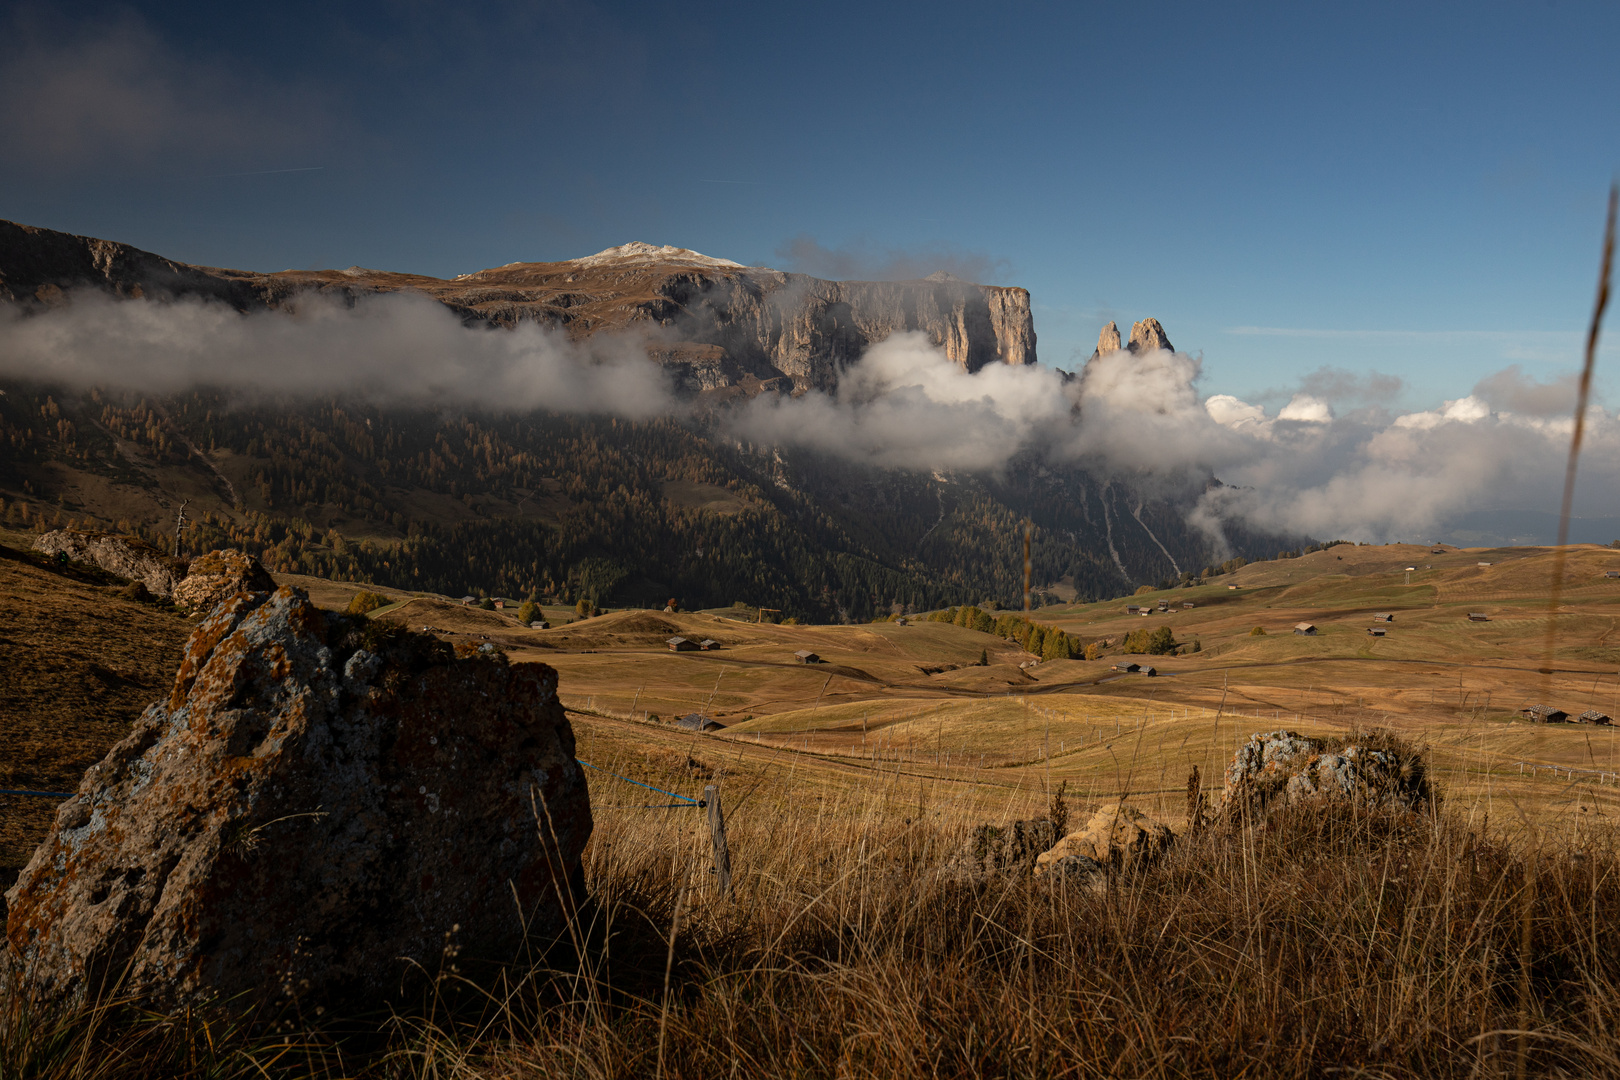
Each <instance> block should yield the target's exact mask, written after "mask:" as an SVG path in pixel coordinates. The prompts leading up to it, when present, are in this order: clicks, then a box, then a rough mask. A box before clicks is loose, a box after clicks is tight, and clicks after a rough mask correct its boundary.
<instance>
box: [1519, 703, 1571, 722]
mask: <svg viewBox="0 0 1620 1080" xmlns="http://www.w3.org/2000/svg"><path fill="white" fill-rule="evenodd" d="M1519 715H1520V716H1522V717H1524V718H1525V719H1526V720H1528V721H1530V722H1531V723H1533V724H1566V723H1568V722H1569V713H1567V712H1565V711H1564V710H1563V709H1555V708H1553V707H1552V706H1551V705H1526V706H1525V707H1524V708H1522V709H1520V710H1519Z"/></svg>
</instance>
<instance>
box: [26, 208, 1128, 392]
mask: <svg viewBox="0 0 1620 1080" xmlns="http://www.w3.org/2000/svg"><path fill="white" fill-rule="evenodd" d="M74 288H96V289H101V290H105V291H108V292H111V293H114V294H115V295H118V296H121V297H126V298H141V297H149V298H158V297H164V296H198V297H203V298H206V299H211V300H218V301H222V302H224V303H227V304H230V305H231V306H232V307H235V308H236V309H237V310H239V311H247V310H251V309H253V308H262V307H281V306H283V305H285V304H287V303H289V302H291V301H292V300H293V299H294V298H295V297H297V296H300V295H308V294H311V293H315V294H327V295H331V296H333V297H334V298H337V299H341V300H342V301H343V302H345V303H352V302H354V301H355V300H357V299H359V298H361V297H363V296H366V295H368V294H371V295H374V294H379V293H392V292H414V293H418V294H421V295H424V296H428V297H431V298H433V299H434V300H437V301H439V302H440V303H442V304H444V305H445V306H446V307H448V308H450V309H451V310H453V311H455V312H456V314H457V315H459V316H460V317H461V318H462V319H463V320H465V321H467V322H486V323H491V324H495V325H499V326H514V325H516V324H518V323H520V322H535V323H540V324H542V325H546V326H552V327H556V328H558V329H561V330H566V331H567V332H568V334H569V336H571V337H574V338H583V337H589V336H591V335H593V334H598V333H602V332H604V331H607V332H611V331H630V332H632V333H639V334H640V335H641V336H642V337H643V338H644V339H645V340H646V342H647V346H648V355H649V356H650V357H652V358H653V359H654V360H656V361H657V362H659V363H661V364H663V365H664V366H666V367H668V368H670V369H672V371H673V373H674V374H675V376H676V379H677V381H678V382H679V383H680V384H681V385H682V386H684V387H686V388H687V389H688V390H690V391H692V392H704V391H715V390H727V391H729V392H731V393H757V392H759V391H760V390H761V389H766V390H769V389H780V390H795V391H798V390H807V389H821V390H826V389H831V388H832V387H833V386H834V385H836V383H837V381H838V375H839V373H840V372H841V371H842V370H843V369H844V367H845V366H847V365H848V364H849V363H851V362H853V361H854V360H855V359H857V358H858V357H859V356H860V355H861V354H862V353H863V352H865V351H866V348H867V347H868V346H869V345H872V344H873V343H875V342H878V341H882V340H883V339H884V338H887V337H889V336H890V335H892V334H896V333H900V332H903V331H920V332H922V333H924V334H926V335H927V336H928V338H929V340H931V341H932V342H933V343H934V344H935V345H937V346H939V347H940V348H941V349H943V350H944V351H945V354H946V355H947V356H949V357H950V358H951V359H952V360H953V361H954V362H956V363H957V364H959V365H960V366H961V367H963V368H964V369H966V370H968V371H978V370H979V369H980V368H982V367H985V366H986V365H988V364H1033V363H1035V322H1034V318H1033V316H1032V314H1031V312H1030V303H1029V291H1028V290H1027V289H1020V288H1017V287H1015V286H1001V285H976V284H974V283H972V282H968V281H961V280H959V279H957V278H954V277H951V276H949V275H945V274H936V275H933V276H931V277H930V278H928V279H926V280H923V281H827V280H823V279H821V278H815V277H810V276H808V275H806V274H792V273H784V272H783V271H780V270H772V269H770V268H768V267H759V266H743V265H742V264H740V263H736V262H733V261H731V260H730V259H719V258H715V257H713V256H710V255H704V254H701V253H699V252H696V251H692V250H691V249H689V248H680V247H671V246H662V247H660V246H656V245H653V244H648V243H644V242H641V241H634V242H632V243H628V244H621V245H619V246H618V247H611V248H608V249H606V250H605V251H600V252H597V253H596V254H595V255H587V256H584V257H582V258H578V259H566V260H562V261H560V262H514V263H507V264H506V265H505V266H497V267H492V268H490V269H487V270H478V271H475V272H473V273H470V274H462V275H460V276H458V277H454V278H449V279H445V278H436V277H430V276H428V275H425V274H409V273H398V272H392V271H385V270H369V269H365V268H363V267H358V266H352V267H349V268H348V269H347V270H283V271H280V272H279V273H270V274H266V273H257V272H253V271H244V270H225V269H219V268H215V267H208V266H192V265H188V264H186V263H178V262H173V261H171V260H169V259H165V258H162V257H161V256H158V255H153V254H151V253H150V252H145V251H141V250H140V249H138V248H133V247H130V246H129V245H127V244H120V243H116V242H114V241H110V240H98V239H96V238H94V237H87V236H75V235H73V234H70V233H62V232H55V231H53V230H50V229H40V228H35V227H32V226H28V225H19V224H16V223H14V222H9V221H0V300H8V299H9V300H13V301H17V302H20V303H22V304H25V305H29V304H50V303H55V302H57V300H59V299H60V298H61V296H62V295H63V292H64V290H68V289H74ZM1155 325H1157V324H1155Z"/></svg>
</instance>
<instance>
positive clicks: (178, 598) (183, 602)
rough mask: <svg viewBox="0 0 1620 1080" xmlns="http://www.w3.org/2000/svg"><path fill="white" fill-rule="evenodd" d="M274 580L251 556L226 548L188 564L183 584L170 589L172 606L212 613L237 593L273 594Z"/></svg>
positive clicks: (201, 556) (200, 556) (211, 552)
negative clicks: (172, 597) (172, 591)
mask: <svg viewBox="0 0 1620 1080" xmlns="http://www.w3.org/2000/svg"><path fill="white" fill-rule="evenodd" d="M275 587H276V582H275V579H274V578H272V577H271V576H270V574H269V573H268V572H267V571H266V570H265V568H264V567H263V566H260V565H259V560H258V559H255V558H254V557H253V556H251V555H249V554H247V553H245V552H241V551H237V550H236V549H235V548H226V549H225V550H223V551H210V552H209V553H208V554H206V555H199V556H198V557H197V558H195V559H193V560H192V561H191V569H190V572H189V573H187V574H186V577H185V580H184V581H182V582H180V584H178V585H176V586H175V587H174V602H175V603H176V604H178V605H180V606H181V607H184V608H190V609H191V610H193V611H205V612H206V611H212V610H213V609H214V607H215V606H216V605H218V604H220V603H222V602H224V601H225V600H228V599H230V598H231V597H233V596H235V595H236V594H237V593H244V592H247V593H255V592H273V591H274V590H275Z"/></svg>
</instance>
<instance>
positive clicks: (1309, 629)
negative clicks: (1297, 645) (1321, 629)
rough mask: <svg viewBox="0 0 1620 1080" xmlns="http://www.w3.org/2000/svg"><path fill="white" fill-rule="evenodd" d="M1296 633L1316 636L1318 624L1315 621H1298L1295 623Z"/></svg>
mask: <svg viewBox="0 0 1620 1080" xmlns="http://www.w3.org/2000/svg"><path fill="white" fill-rule="evenodd" d="M1294 633H1296V634H1303V635H1304V636H1306V637H1315V636H1316V626H1315V624H1313V623H1308V622H1297V623H1295V624H1294Z"/></svg>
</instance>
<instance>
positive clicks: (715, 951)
mask: <svg viewBox="0 0 1620 1080" xmlns="http://www.w3.org/2000/svg"><path fill="white" fill-rule="evenodd" d="M1166 722H1168V721H1166ZM576 723H577V725H578V728H579V731H580V736H581V740H580V741H581V747H582V755H584V756H588V757H589V756H595V757H597V758H599V759H601V760H603V761H607V762H610V763H611V764H612V766H613V767H614V768H615V769H616V770H620V771H627V772H629V773H632V774H634V775H636V776H638V778H642V779H648V780H651V781H653V782H659V781H662V782H664V783H668V784H670V785H671V786H672V789H673V790H678V791H687V792H692V791H695V790H697V788H698V787H699V786H701V785H702V784H703V783H706V782H715V781H716V780H718V782H719V784H720V786H721V787H722V789H723V791H724V792H725V798H726V800H727V802H728V804H729V805H730V807H731V810H730V813H729V822H728V831H729V833H730V838H731V848H732V865H733V868H734V871H735V875H736V876H735V884H734V893H733V895H732V896H730V897H722V896H720V895H718V894H717V890H716V887H715V884H714V877H713V875H712V874H711V873H710V854H709V849H708V839H707V832H706V828H705V826H704V824H703V821H702V815H701V813H700V812H699V811H695V810H664V811H644V810H630V809H614V807H615V806H617V805H618V804H620V803H622V802H624V801H625V799H626V795H627V793H632V794H630V795H629V799H630V801H639V799H640V795H642V794H645V793H642V792H640V789H635V788H632V787H630V786H628V785H623V784H620V783H618V782H617V781H614V780H612V779H611V778H609V777H606V776H602V775H598V774H591V777H592V778H591V784H592V789H593V790H592V796H593V803H594V804H596V805H597V806H598V807H599V808H600V809H599V810H598V813H597V829H596V834H595V836H594V837H593V839H592V842H591V845H590V847H589V849H588V850H587V853H586V871H587V880H588V883H589V890H590V896H589V900H588V902H587V903H586V904H585V905H584V906H583V908H581V910H580V912H579V917H578V919H577V920H576V922H575V923H574V925H573V926H572V927H571V930H570V933H569V935H567V937H566V938H565V940H562V941H559V942H555V943H552V946H551V948H550V949H549V950H547V951H546V953H545V956H544V959H542V960H540V961H538V962H533V963H527V964H523V965H519V966H516V967H513V968H510V969H507V970H506V971H504V972H502V973H500V974H498V975H493V974H488V973H486V974H485V975H483V976H481V977H479V978H478V979H477V980H471V979H470V978H469V977H465V976H462V975H455V974H450V973H443V975H442V978H441V979H440V980H439V981H438V982H437V983H436V984H435V986H434V987H433V988H432V989H431V992H427V993H425V996H424V998H423V999H422V1000H420V1001H414V1000H413V1001H412V1002H409V1003H402V1004H400V1005H399V1007H398V1011H396V1012H394V1013H392V1014H391V1015H388V1016H371V1017H349V1018H346V1019H342V1020H333V1019H331V1018H322V1019H321V1020H320V1021H319V1022H315V1021H313V1020H312V1019H311V1020H300V1019H299V1018H298V1017H297V1016H288V1017H282V1018H278V1020H279V1022H278V1023H269V1022H263V1023H260V1024H258V1025H240V1024H238V1025H237V1026H234V1027H233V1026H231V1025H232V1021H230V1020H229V1018H228V1017H226V1016H224V1015H223V1014H221V1015H206V1016H205V1015H200V1014H199V1015H188V1016H185V1017H181V1018H174V1019H170V1020H164V1021H161V1022H159V1021H156V1020H153V1019H143V1018H140V1017H139V1016H137V1015H135V1014H132V1013H129V1012H127V1011H123V1010H119V1009H116V1008H114V1009H110V1010H108V1011H106V1012H105V1013H103V1014H90V1013H87V1011H86V1010H83V1009H80V1010H77V1011H72V1010H70V1011H69V1012H68V1013H67V1014H65V1015H64V1014H60V1013H54V1012H51V1011H49V1010H46V1011H43V1012H41V1011H35V1012H33V1013H28V1012H27V1011H26V1008H25V1002H24V999H22V998H21V997H16V996H14V997H13V998H11V999H10V1000H9V1002H8V1003H7V1004H8V1006H9V1010H10V1011H9V1013H8V1014H6V1015H4V1016H0V1073H5V1074H6V1075H33V1076H41V1077H68V1076H74V1077H80V1076H94V1077H126V1076H136V1075H141V1074H146V1075H153V1074H156V1075H164V1076H179V1077H204V1076H208V1077H220V1076H265V1075H272V1076H280V1075H288V1076H294V1075H296V1076H376V1077H502V1078H524V1077H563V1076H568V1077H581V1076H584V1077H655V1076H667V1077H692V1078H700V1077H711V1076H769V1077H776V1076H804V1077H851V1078H864V1077H872V1078H877V1077H939V1076H946V1077H987V1076H1080V1077H1089V1076H1096V1077H1104V1076H1153V1077H1160V1076H1166V1077H1167V1076H1233V1075H1244V1076H1254V1077H1269V1076H1320V1075H1329V1074H1334V1075H1336V1074H1338V1073H1349V1074H1352V1075H1374V1076H1424V1077H1428V1076H1441V1077H1450V1076H1456V1077H1463V1076H1503V1075H1511V1074H1513V1073H1515V1072H1516V1071H1517V1070H1518V1068H1519V1064H1520V1058H1521V1055H1522V1058H1523V1067H1524V1070H1525V1072H1526V1073H1527V1074H1529V1075H1538V1076H1540V1075H1600V1074H1612V1073H1613V1072H1615V1071H1616V1070H1617V1069H1620V1058H1617V1050H1620V1040H1617V1039H1616V1035H1615V1030H1614V1023H1613V1010H1612V1002H1613V1000H1614V995H1615V992H1616V990H1617V989H1620V945H1617V944H1616V942H1617V940H1620V939H1617V938H1616V936H1615V935H1614V933H1613V931H1614V929H1615V926H1614V922H1615V912H1616V911H1617V910H1620V853H1617V852H1616V850H1615V847H1614V844H1613V834H1612V831H1611V830H1607V829H1586V830H1582V831H1578V832H1575V833H1567V832H1558V831H1556V830H1547V829H1541V830H1537V829H1533V828H1529V827H1526V826H1525V825H1524V824H1522V823H1521V822H1520V821H1519V820H1518V819H1516V818H1514V817H1512V816H1511V815H1508V816H1507V818H1506V819H1504V818H1502V817H1493V818H1492V819H1491V821H1490V822H1489V823H1487V822H1486V821H1484V820H1483V817H1482V816H1481V815H1475V816H1474V817H1473V818H1472V819H1470V810H1471V806H1470V804H1467V803H1461V804H1459V803H1458V802H1457V801H1456V800H1449V801H1448V802H1446V803H1443V804H1442V806H1441V808H1440V809H1439V811H1438V812H1427V813H1420V814H1393V813H1389V812H1382V811H1377V810H1373V809H1370V808H1366V807H1347V808H1342V809H1340V810H1337V811H1331V812H1316V813H1304V812H1300V813H1293V814H1290V815H1287V816H1283V817H1279V818H1275V819H1273V820H1271V821H1270V822H1267V823H1265V827H1263V828H1262V827H1260V825H1261V823H1259V822H1249V823H1246V824H1240V825H1239V826H1238V827H1236V828H1234V829H1231V830H1228V831H1220V830H1211V831H1207V832H1205V833H1204V834H1202V835H1200V836H1199V837H1197V838H1196V839H1192V840H1187V839H1184V840H1183V841H1182V842H1181V843H1179V844H1178V846H1177V847H1176V848H1175V849H1174V850H1173V852H1172V854H1171V855H1170V856H1169V857H1168V858H1167V859H1166V860H1165V861H1164V862H1163V863H1161V864H1160V865H1159V866H1157V867H1153V868H1151V869H1148V870H1146V871H1144V872H1133V873H1128V874H1124V875H1121V876H1118V877H1116V878H1114V879H1113V880H1112V881H1111V882H1110V883H1109V887H1108V888H1107V889H1105V890H1102V891H1091V890H1087V889H1082V888H1078V887H1074V886H1066V885H1062V884H1052V883H1048V882H1045V881H1037V880H1035V879H1031V878H1028V877H1019V878H1010V879H1002V880H991V881H983V882H965V881H962V880H958V879H956V878H955V877H953V876H952V875H951V874H949V873H947V872H945V869H944V867H945V862H946V858H947V856H948V854H949V853H950V852H951V851H952V850H953V849H954V847H955V846H956V845H958V844H959V843H960V842H961V841H962V840H963V838H964V837H965V835H966V833H967V831H968V830H969V829H970V828H971V827H972V826H973V825H975V824H977V823H979V822H981V821H984V820H986V819H987V818H988V819H996V820H1006V819H1010V818H1012V817H1020V816H1026V815H1028V814H1030V813H1032V812H1035V811H1036V810H1037V809H1039V808H1043V806H1044V804H1043V803H1042V799H1043V798H1044V796H1043V793H1042V792H1041V791H1040V789H1039V788H1038V787H1034V786H1024V787H1018V786H1016V785H1008V784H1006V777H1005V776H1000V775H994V774H997V773H1001V772H1004V770H991V773H992V775H987V776H985V777H983V779H982V782H981V783H974V784H953V783H948V782H945V781H944V780H942V779H940V778H933V779H930V778H928V777H923V776H919V775H916V774H914V772H913V771H911V770H910V769H908V768H906V767H904V763H902V766H901V767H899V768H895V767H892V766H889V767H883V768H879V767H878V766H877V765H876V764H875V763H873V764H871V765H863V764H862V763H858V762H850V761H847V760H841V761H832V760H828V761H812V760H810V758H811V757H813V755H811V756H806V755H795V754H791V753H789V752H787V751H785V750H782V749H780V748H768V747H753V746H750V745H748V744H745V743H740V742H733V743H724V742H721V741H719V740H713V739H701V738H693V737H690V736H687V737H684V738H682V737H677V736H675V735H673V734H672V733H670V732H668V731H666V730H662V729H655V728H648V727H645V726H643V725H628V724H625V723H623V722H618V721H610V720H599V719H596V718H590V717H580V718H577V719H576ZM632 736H640V737H634V738H633V737H632ZM838 777H842V778H843V782H838ZM1443 782H1444V781H1443V779H1442V783H1443ZM1085 809H1087V807H1086V806H1085V805H1084V804H1082V805H1077V806H1076V807H1075V808H1074V810H1073V811H1072V813H1073V814H1080V813H1083V812H1084V810H1085ZM1178 824H1179V822H1178ZM92 1019H95V1020H97V1021H99V1022H100V1024H101V1025H102V1026H101V1027H100V1029H99V1030H97V1029H93V1028H92V1024H91V1020H92ZM1520 1032H1525V1033H1528V1034H1519V1033H1520Z"/></svg>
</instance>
